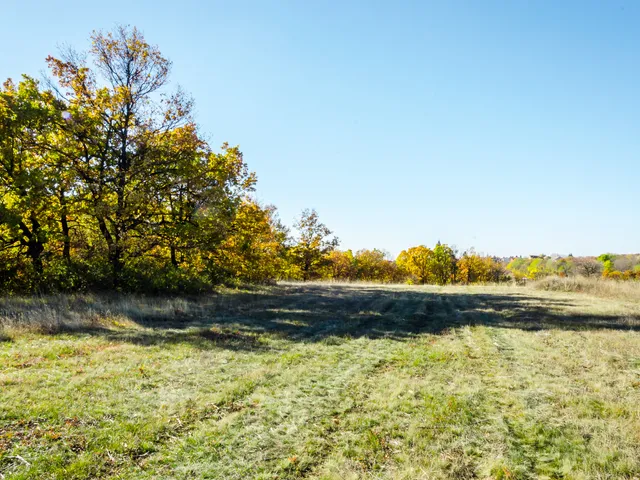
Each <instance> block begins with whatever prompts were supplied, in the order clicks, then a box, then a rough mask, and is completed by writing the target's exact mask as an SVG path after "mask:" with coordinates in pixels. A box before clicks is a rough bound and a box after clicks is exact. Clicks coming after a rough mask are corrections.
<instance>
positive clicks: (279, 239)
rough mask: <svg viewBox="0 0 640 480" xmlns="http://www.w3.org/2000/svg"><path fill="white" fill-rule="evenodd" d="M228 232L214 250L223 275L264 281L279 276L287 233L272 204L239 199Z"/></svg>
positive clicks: (269, 280)
mask: <svg viewBox="0 0 640 480" xmlns="http://www.w3.org/2000/svg"><path fill="white" fill-rule="evenodd" d="M230 232H231V233H230V235H229V236H227V238H226V239H225V240H224V242H223V243H222V245H220V248H218V249H217V251H216V253H215V259H216V266H217V267H218V268H219V271H220V273H221V274H222V276H223V278H225V279H235V280H240V281H244V282H252V283H265V282H271V281H274V280H276V279H277V278H278V277H279V276H280V274H281V272H282V268H283V261H284V259H283V252H284V248H285V240H286V237H287V232H286V230H285V228H284V227H283V226H282V224H281V223H280V221H279V220H278V218H277V216H276V209H275V207H273V206H267V207H262V206H260V205H259V204H258V203H256V202H254V201H250V200H245V201H243V203H242V205H241V206H240V208H239V209H238V212H237V214H236V216H235V218H234V220H233V222H232V224H231V227H230Z"/></svg>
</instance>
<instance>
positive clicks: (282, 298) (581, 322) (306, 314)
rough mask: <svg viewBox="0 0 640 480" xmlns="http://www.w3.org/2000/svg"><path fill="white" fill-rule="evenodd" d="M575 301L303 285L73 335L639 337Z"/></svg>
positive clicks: (164, 339) (205, 300)
mask: <svg viewBox="0 0 640 480" xmlns="http://www.w3.org/2000/svg"><path fill="white" fill-rule="evenodd" d="M568 298H569V300H567V299H566V297H560V298H553V297H543V296H538V295H535V294H534V293H533V292H532V291H530V290H529V291H525V290H520V289H515V288H514V290H513V292H510V291H508V292H507V293H505V291H504V290H497V291H496V293H495V294H494V293H474V292H473V290H470V291H464V290H460V291H459V292H456V291H453V292H452V291H451V290H448V291H442V292H436V291H430V290H424V289H421V288H419V287H416V288H415V289H411V288H407V287H404V288H398V287H393V286H389V287H385V286H352V285H324V284H300V285H286V286H278V287H272V288H269V289H263V290H260V291H256V292H251V291H250V292H243V293H232V294H221V295H210V296H202V297H192V298H183V299H180V308H177V309H176V308H175V306H174V304H173V303H171V301H170V299H153V298H137V299H136V301H137V302H142V303H143V304H144V305H146V307H149V306H150V305H151V306H153V305H157V308H155V309H153V308H146V307H145V308H134V309H132V312H130V314H128V315H125V316H128V319H129V320H130V321H131V322H133V323H135V324H136V325H137V326H138V327H140V328H132V329H110V328H102V327H91V328H83V327H79V328H75V329H71V330H68V331H67V333H75V334H90V335H101V336H104V337H105V338H106V339H108V340H110V341H117V342H129V343H134V344H137V345H165V344H167V345H168V344H176V343H188V344H191V345H193V346H194V347H197V348H202V349H209V348H226V349H233V350H264V349H271V348H272V347H270V346H269V343H268V342H265V341H264V340H265V338H272V339H274V338H275V339H284V340H286V341H291V342H319V341H324V340H325V339H327V338H330V337H345V338H352V339H353V338H360V337H367V338H392V339H396V340H406V339H408V338H410V337H414V336H416V335H419V334H423V333H430V334H440V333H443V332H446V331H449V330H450V329H452V328H456V327H462V326H466V325H469V326H473V325H487V326H493V327H502V328H514V329H521V330H534V331H535V330H543V329H562V330H596V329H612V330H628V331H640V319H639V318H638V316H637V312H635V313H633V314H629V315H626V314H625V315H604V314H594V313H589V312H588V311H587V310H586V308H585V307H586V306H588V304H587V303H585V302H584V298H586V297H579V296H578V294H576V296H575V299H572V297H568ZM98 300H99V299H98ZM114 301H116V300H114ZM134 303H135V302H134ZM90 308H95V307H91V306H90ZM149 312H151V313H149ZM158 312H159V313H158Z"/></svg>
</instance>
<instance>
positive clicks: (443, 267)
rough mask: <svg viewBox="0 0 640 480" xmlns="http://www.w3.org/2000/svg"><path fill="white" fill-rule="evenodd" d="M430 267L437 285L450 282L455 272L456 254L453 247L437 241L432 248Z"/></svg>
mask: <svg viewBox="0 0 640 480" xmlns="http://www.w3.org/2000/svg"><path fill="white" fill-rule="evenodd" d="M430 268H431V272H432V277H433V279H434V282H435V283H436V284H437V285H446V284H448V283H452V282H453V281H454V280H455V273H456V255H455V252H454V251H453V249H452V248H451V247H449V246H448V245H445V244H442V243H440V242H438V243H437V245H436V246H435V247H434V249H433V254H432V260H431V264H430Z"/></svg>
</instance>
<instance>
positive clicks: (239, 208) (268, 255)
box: [0, 27, 638, 293]
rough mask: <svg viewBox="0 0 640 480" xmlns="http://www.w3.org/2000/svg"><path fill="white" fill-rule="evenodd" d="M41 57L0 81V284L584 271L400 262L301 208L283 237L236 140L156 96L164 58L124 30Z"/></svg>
mask: <svg viewBox="0 0 640 480" xmlns="http://www.w3.org/2000/svg"><path fill="white" fill-rule="evenodd" d="M47 64H48V67H49V73H50V78H48V79H46V80H45V81H42V82H39V81H37V80H35V79H33V78H30V77H28V76H22V79H21V80H20V81H18V82H14V81H12V80H7V81H6V82H5V83H4V84H3V86H2V89H1V90H0V291H1V292H3V293H13V292H29V291H40V292H42V291H76V290H98V289H108V290H117V291H131V292H134V291H135V292H198V291H206V290H208V289H211V288H212V287H213V286H215V285H217V284H220V283H234V282H248V283H265V282H272V281H275V280H279V279H289V280H323V279H325V280H327V279H331V280H345V281H359V280H360V281H372V282H411V283H419V284H423V283H434V284H447V283H454V282H456V283H475V282H497V281H506V280H510V279H512V278H516V279H519V278H524V277H527V278H537V277H538V276H540V275H544V274H547V273H558V274H565V275H570V274H572V273H574V272H580V273H584V274H589V275H591V274H592V272H591V270H590V269H588V268H587V267H586V263H585V264H584V266H583V265H582V264H581V263H580V262H582V260H580V261H578V259H563V260H553V261H551V260H549V259H535V260H531V259H528V260H524V259H516V260H514V261H512V262H511V263H510V264H509V265H508V266H507V265H505V263H504V262H502V261H500V260H498V259H494V258H490V257H483V256H479V255H477V254H475V253H473V252H467V253H464V254H462V255H456V252H454V250H453V249H451V248H450V247H449V246H447V245H444V244H440V243H439V244H438V245H436V246H435V247H434V248H433V249H431V248H427V247H425V246H417V247H413V248H409V249H408V250H406V251H403V252H402V253H401V254H400V255H399V256H398V258H397V259H396V260H393V259H390V258H389V257H388V255H386V254H385V253H384V252H383V251H380V250H360V251H357V252H355V253H353V252H352V251H350V250H348V251H340V250H337V247H338V245H339V242H338V240H337V239H336V238H334V237H332V232H331V231H330V230H329V229H328V228H327V227H326V226H325V225H324V224H322V223H321V222H320V220H319V218H318V215H317V213H316V212H315V211H313V210H305V211H303V213H302V215H301V216H300V217H299V218H298V219H297V221H296V224H295V226H294V230H293V232H291V231H289V230H288V229H287V228H286V227H284V226H283V225H282V223H281V222H280V221H279V219H278V217H277V212H276V209H275V207H272V206H264V205H260V204H259V203H257V202H256V201H254V200H253V199H252V192H253V191H254V188H255V185H256V176H255V174H254V173H252V172H250V171H249V170H248V168H247V165H246V164H245V162H244V159H243V155H242V152H241V151H240V149H239V147H237V146H229V145H227V144H224V145H222V147H221V149H219V150H216V149H214V148H212V147H211V146H210V145H209V143H208V142H207V141H206V139H205V136H204V135H203V134H201V132H200V130H199V128H198V125H197V124H196V122H195V120H194V118H193V115H192V111H193V101H192V100H191V98H190V97H188V96H187V95H185V94H184V93H183V92H182V91H180V90H177V91H174V92H170V91H167V88H168V84H169V73H170V67H171V63H170V62H169V61H168V60H167V59H166V58H164V57H163V56H162V54H161V53H160V51H159V50H158V49H157V47H155V46H153V45H150V44H148V43H147V42H146V41H145V39H144V38H143V36H142V35H141V34H140V32H139V31H137V30H136V29H135V28H128V27H119V28H116V29H115V30H114V31H112V32H94V34H93V35H92V36H91V48H90V49H89V51H88V52H80V53H78V52H74V51H70V50H67V51H66V52H65V53H64V54H62V55H60V56H59V57H53V56H50V57H48V58H47ZM221 113H222V114H223V113H224V112H221ZM621 258H622V257H613V256H609V257H607V258H604V257H603V258H601V259H600V260H599V261H598V260H595V259H592V261H591V260H589V262H590V263H589V265H591V263H593V265H594V266H593V272H595V273H597V274H601V273H604V274H605V275H607V276H611V277H620V278H631V277H632V276H634V275H637V272H638V269H637V263H638V262H637V258H636V259H635V260H634V262H635V263H634V264H633V265H631V264H629V265H627V264H626V263H625V265H624V268H623V266H622V265H621V264H620V262H621ZM585 262H586V260H585ZM594 262H595V263H594ZM627 267H628V268H627ZM598 269H600V270H598ZM582 270H584V271H582ZM587 270H588V271H587Z"/></svg>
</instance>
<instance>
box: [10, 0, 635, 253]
mask: <svg viewBox="0 0 640 480" xmlns="http://www.w3.org/2000/svg"><path fill="white" fill-rule="evenodd" d="M0 15H1V16H2V28H1V29H0V77H9V76H11V77H18V76H19V75H20V74H21V73H28V74H31V75H36V76H38V75H39V74H40V73H41V72H42V71H43V69H44V67H45V64H44V58H45V57H46V56H47V55H48V54H51V53H55V52H56V48H57V46H58V45H60V44H65V43H66V44H70V45H72V46H74V47H77V48H80V49H82V48H86V47H87V46H88V42H87V38H88V35H89V34H90V32H91V30H93V29H101V28H102V29H105V28H106V29H108V28H111V27H113V26H114V25H115V24H116V23H128V24H132V25H136V26H137V27H139V28H140V29H141V30H142V31H143V32H144V33H145V35H146V37H147V40H148V41H150V42H151V43H155V44H157V45H159V47H160V49H161V50H162V52H163V53H164V54H165V55H166V56H167V57H169V58H170V59H171V60H172V61H173V62H174V68H173V79H174V81H175V82H176V83H178V84H180V85H181V86H182V87H183V88H184V89H185V90H186V91H188V92H191V93H192V95H193V96H194V97H195V100H196V105H197V118H198V121H199V123H200V124H201V126H202V130H203V131H205V132H208V133H209V134H210V139H211V141H212V143H213V144H216V145H217V144H221V143H222V142H223V141H228V142H230V143H232V144H240V146H241V148H242V150H243V151H244V153H245V160H246V161H247V162H248V164H249V166H250V167H251V169H253V170H255V171H256V172H257V173H258V178H259V183H258V197H259V199H260V200H262V201H264V202H267V203H273V204H275V205H276V206H277V207H278V208H279V210H280V215H281V217H282V219H283V220H284V221H285V223H287V224H291V223H292V220H293V217H295V216H296V215H297V214H298V213H299V211H300V210H301V209H302V208H303V207H313V208H316V209H317V210H318V212H319V213H320V216H321V218H322V219H323V220H324V221H325V223H326V224H327V225H328V226H329V227H330V228H332V229H333V230H334V231H335V232H336V234H337V235H338V236H339V237H340V239H341V240H342V247H343V248H353V249H357V248H363V247H366V248H373V247H378V248H383V249H386V250H388V251H389V252H391V253H392V254H394V255H395V254H397V253H398V252H399V251H400V250H402V249H403V248H406V247H408V246H412V245H417V244H422V243H424V244H427V245H431V244H434V243H435V242H436V241H438V240H441V241H443V242H446V243H449V244H454V245H456V246H457V247H458V248H460V249H465V248H467V247H470V246H475V247H476V249H477V250H478V251H481V252H485V253H489V254H496V255H511V254H524V255H526V254H530V253H542V252H544V253H554V252H558V253H565V254H566V253H573V254H576V255H577V254H599V253H602V252H604V251H614V252H621V253H622V252H638V251H640V28H639V25H640V2H636V1H630V0H618V1H600V2H590V1H563V2H557V1H535V2H525V1H513V2H510V1H500V2H491V1H467V2H454V1H444V0H443V1H441V2H428V1H416V2H390V1H388V2H374V1H364V0H363V1H344V2H343V1H334V2H323V1H319V2H308V1H303V0H300V1H296V2H293V1H292V2H276V1H267V0H264V1H262V2H241V1H228V2H208V1H204V0H202V1H190V0H182V1H163V0H156V1H138V0H136V1H134V0H127V1H122V0H109V1H105V2H87V1H86V0H83V1H77V0H66V1H65V2H45V1H33V0H22V1H16V0H6V2H3V6H2V10H1V12H0Z"/></svg>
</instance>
